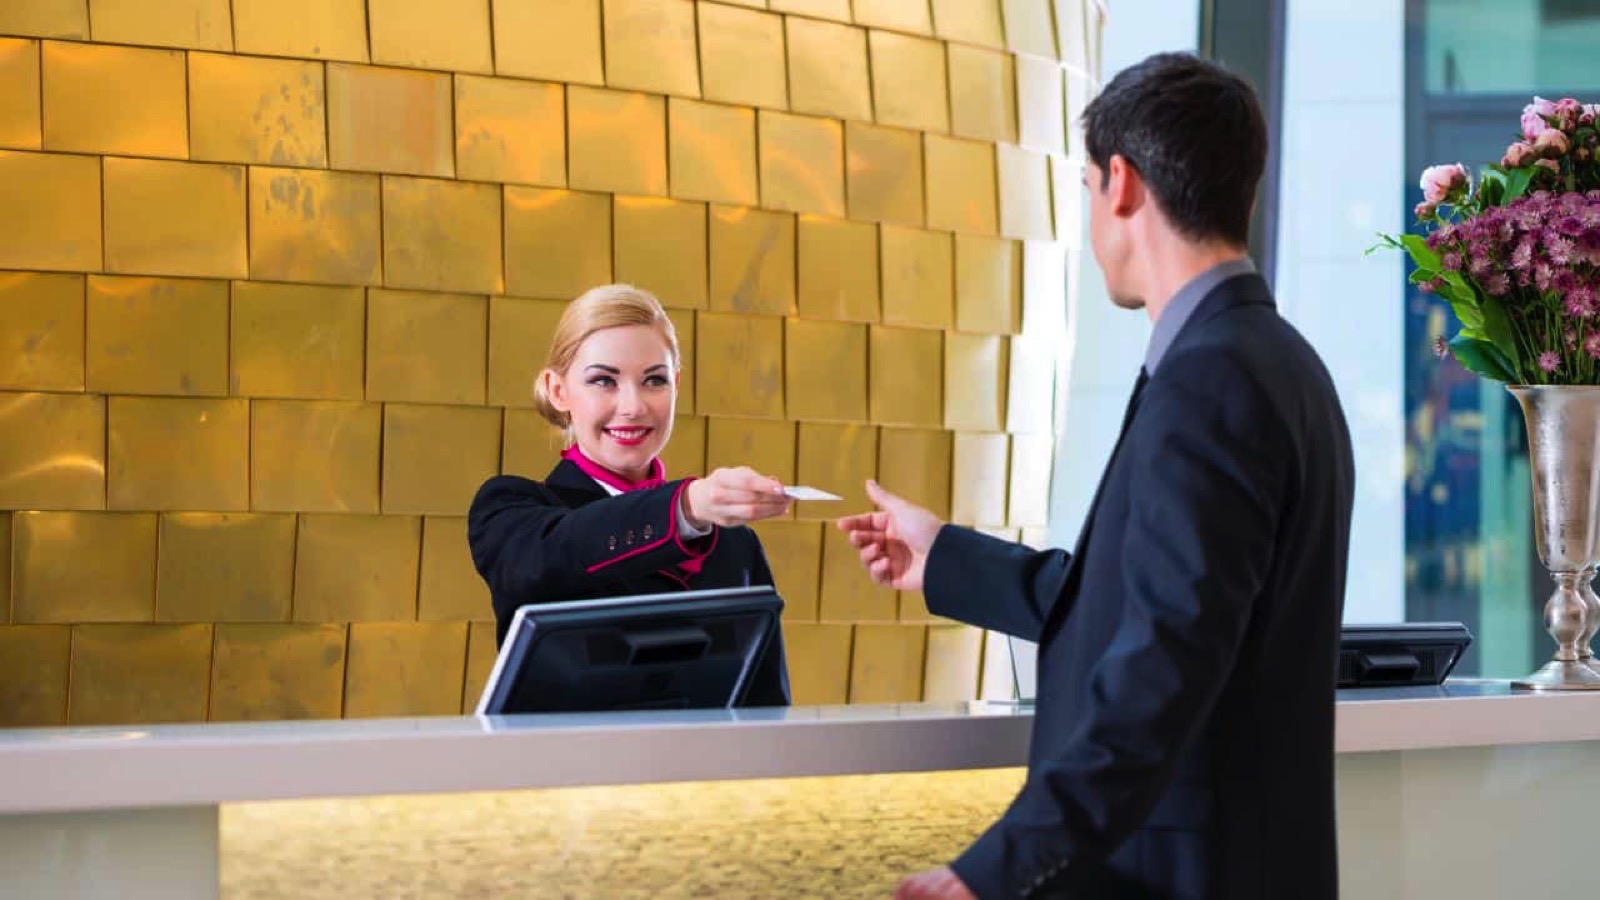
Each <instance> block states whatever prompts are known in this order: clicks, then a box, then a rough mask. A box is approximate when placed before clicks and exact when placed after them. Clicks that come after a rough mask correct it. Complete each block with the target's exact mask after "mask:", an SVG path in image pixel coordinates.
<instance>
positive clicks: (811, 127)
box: [0, 0, 1105, 725]
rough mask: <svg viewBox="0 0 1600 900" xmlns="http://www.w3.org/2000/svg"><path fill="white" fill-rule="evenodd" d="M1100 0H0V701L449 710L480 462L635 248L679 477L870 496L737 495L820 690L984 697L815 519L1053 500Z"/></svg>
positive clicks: (482, 597)
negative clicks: (656, 332) (1055, 383)
mask: <svg viewBox="0 0 1600 900" xmlns="http://www.w3.org/2000/svg"><path fill="white" fill-rule="evenodd" d="M1104 6H1105V4H1104V3H1102V2H1099V0H483V2H478V3H470V4H466V5H462V4H460V3H457V2H454V0H367V2H363V0H93V2H90V0H6V2H3V3H0V206H3V207H4V208H5V210H6V213H7V215H5V216H4V217H0V435H3V436H0V724H6V725H29V724H51V723H60V724H64V723H68V722H82V723H89V722H107V723H110V722H129V723H131V722H147V721H176V720H198V719H211V720H231V719H247V718H276V717H303V716H341V715H348V716H359V715H379V714H410V713H429V714H433V713H448V712H455V711H459V710H470V709H471V708H472V706H473V705H474V704H475V703H476V700H477V696H478V693H479V691H481V689H482V685H483V681H484V679H485V677H486V676H487V672H488V668H489V665H490V663H491V661H492V659H493V655H494V651H495V647H494V640H493V629H492V624H491V623H490V619H491V618H492V613H491V610H490V609H489V604H488V592H487V589H486V588H485V587H484V585H483V583H482V581H481V579H479V578H478V577H477V575H476V573H475V571H474V570H473V568H472V562H471V559H470V555H469V554H468V552H467V547H466V542H465V531H466V522H465V518H464V515H465V512H466V509H467V505H468V503H469V501H470V499H471V496H472V493H473V491H474V490H475V488H476V487H477V485H478V484H479V483H480V482H481V481H482V480H483V479H484V478H485V477H487V476H488V475H490V474H493V473H497V472H510V473H517V474H523V475H528V476H531V477H539V476H541V475H543V474H544V472H546V471H548V469H549V467H550V466H551V465H552V464H553V463H554V461H555V459H556V457H557V453H558V452H559V450H560V438H559V436H558V435H556V434H555V433H554V432H553V431H552V430H551V429H550V428H549V427H548V426H547V425H546V424H545V423H544V422H543V421H542V420H541V419H540V418H539V417H538V415H537V413H535V412H534V411H533V410H532V409H531V408H530V407H531V404H532V390H531V389H532V382H533V379H534V377H535V375H536V374H537V372H538V371H539V369H540V367H541V366H542V364H543V361H544V357H545V353H546V349H547V345H548V341H549V337H550V334H551V332H552V331H553V329H554V326H555V321H556V319H557V317H558V316H559V315H560V312H561V309H562V308H563V304H564V303H565V302H566V301H567V300H569V299H571V298H572V297H574V296H576V295H577V294H578V293H580V292H582V291H583V290H585V289H586V288H588V287H591V286H594V285H596V284H601V283H605V282H608V281H611V280H625V281H629V282H633V283H637V284H639V285H640V286H642V287H645V288H647V289H650V290H652V291H654V292H656V293H657V294H658V295H659V296H660V297H661V298H662V300H663V302H664V303H665V304H666V305H667V306H668V307H669V308H670V313H671V316H672V318H673V321H674V323H675V324H676V326H677V328H678V332H679V337H680V342H681V343H682V347H683V357H684V358H683V365H684V370H683V378H682V386H681V391H680V396H679V407H678V413H679V416H678V419H677V422H676V425H675V434H674V438H673V442H672V445H671V446H670V447H669V448H668V449H667V451H666V452H665V454H664V457H665V461H666V463H667V465H668V466H669V468H670V470H671V472H672V474H673V475H675V476H677V475H692V474H699V473H702V472H704V471H705V470H706V469H708V468H712V467H716V466H724V465H752V466H754V467H756V468H758V469H760V470H762V471H765V472H769V473H770V474H773V475H776V476H778V477H781V478H783V479H784V480H785V481H790V480H793V481H799V482H804V483H812V484H814V486H816V487H820V488H824V489H827V490H832V491H834V492H836V493H840V494H842V495H844V496H845V497H846V498H847V500H846V502H845V503H843V504H802V505H801V506H802V507H803V508H801V509H797V510H796V511H795V513H794V514H793V515H791V516H790V517H789V518H786V519H780V520H775V521H771V522H766V523H762V524H761V526H760V527H759V528H758V531H759V532H760V534H761V535H762V537H763V539H764V543H765V546H766V550H767V554H768V557H769V561H770V563H771V565H772V568H773V570H774V572H775V573H776V577H777V579H778V582H779V586H780V588H781V589H782V591H783V593H784V595H785V597H786V600H787V608H786V612H785V617H786V620H787V622H788V625H787V634H788V636H789V652H790V659H791V677H792V679H793V682H794V687H795V697H796V699H797V701H798V702H802V703H818V702H835V703H843V702H849V701H856V702H859V701H863V700H911V699H918V698H921V697H924V696H926V697H929V698H938V699H952V698H959V697H963V696H975V695H976V694H977V691H978V688H979V684H978V683H977V682H978V680H979V677H980V676H979V671H978V670H979V669H980V667H981V665H982V648H983V646H984V640H983V635H982V634H981V633H978V632H974V631H971V630H970V629H964V628H961V627H958V626H955V625H952V624H950V623H946V622H937V621H934V620H932V619H931V617H929V616H928V614H927V612H926V608H925V606H924V604H923V603H922V599H921V597H920V596H919V595H915V594H906V595H902V594H899V593H897V592H895V591H893V590H889V589H887V588H882V587H878V586H876V585H873V584H872V583H871V581H870V579H869V578H867V576H866V574H865V573H864V571H863V570H862V569H861V566H860V564H859V562H858V560H857V558H856V553H855V551H854V549H853V548H851V547H850V546H849V545H848V543H847V542H846V541H845V539H844V537H843V535H842V534H841V533H840V532H839V531H838V530H837V529H836V528H835V527H833V525H832V524H831V522H829V521H827V520H828V519H831V518H832V517H834V516H836V515H838V514H840V513H842V512H845V511H854V510H856V509H858V508H862V507H864V506H865V505H866V499H865V495H864V493H863V490H862V487H861V484H860V482H861V481H862V480H863V479H865V478H869V477H876V478H878V479H880V480H881V481H882V483H883V484H884V485H885V486H886V487H888V488H889V489H890V490H894V491H897V492H900V493H903V494H905V495H906V496H908V497H910V498H912V499H913V500H915V501H917V502H919V503H923V504H925V505H927V506H929V507H930V508H932V509H933V510H934V511H935V512H936V513H938V514H939V515H941V516H949V517H952V518H953V519H954V520H956V521H959V522H964V523H969V524H973V525H977V526H980V527H984V528H987V529H989V530H991V531H995V532H996V533H1004V534H1005V535H1007V537H1008V539H1015V538H1016V537H1017V535H1018V534H1021V535H1022V536H1023V537H1024V538H1026V539H1030V540H1033V541H1037V540H1039V536H1040V534H1041V529H1042V526H1043V524H1044V519H1045V514H1046V511H1047V510H1046V507H1045V504H1044V500H1045V499H1046V494H1045V493H1044V492H1042V491H1039V490H1036V489H1035V487H1036V486H1037V485H1039V484H1041V483H1047V481H1048V479H1049V476H1050V466H1051V456H1052V454H1051V449H1052V434H1053V422H1052V416H1053V390H1052V385H1051V382H1052V380H1053V378H1054V373H1055V368H1056V361H1057V359H1058V356H1059V354H1060V353H1061V351H1062V349H1063V342H1064V340H1065V316H1064V309H1065V303H1066V301H1067V299H1068V297H1069V296H1070V292H1071V291H1072V289H1073V288H1072V286H1071V284H1072V279H1073V278H1074V277H1075V272H1076V266H1075V265H1073V264H1071V258H1070V254H1071V253H1075V252H1077V248H1076V247H1075V246H1074V244H1075V242H1076V240H1077V235H1078V224H1077V219H1078V216H1079V215H1080V214H1081V212H1080V208H1079V198H1078V193H1077V190H1076V184H1077V179H1076V175H1075V173H1076V171H1077V167H1078V166H1079V165H1080V164H1081V160H1080V159H1079V158H1078V157H1077V156H1076V154H1081V153H1082V147H1081V141H1080V140H1079V126H1078V124H1077V121H1076V119H1077V114H1078V113H1079V112H1080V111H1081V109H1082V107H1083V105H1084V104H1085V103H1086V102H1087V100H1088V99H1089V97H1090V96H1092V94H1093V91H1094V90H1095V87H1096V85H1097V70H1098V66H1099V48H1098V40H1099V33H1100V27H1101V18H1102V16H1103V15H1104ZM1069 154H1073V155H1070V156H1069Z"/></svg>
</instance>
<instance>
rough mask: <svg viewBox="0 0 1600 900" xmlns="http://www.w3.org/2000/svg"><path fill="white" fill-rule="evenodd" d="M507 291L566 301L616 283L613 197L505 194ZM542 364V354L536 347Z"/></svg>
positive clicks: (519, 190)
mask: <svg viewBox="0 0 1600 900" xmlns="http://www.w3.org/2000/svg"><path fill="white" fill-rule="evenodd" d="M505 233H506V246H505V260H506V290H507V291H508V292H510V293H513V294H520V295H522V296H524V297H547V298H550V299H553V300H565V299H570V298H573V297H576V296H578V295H579V294H581V293H583V292H584V291H586V290H588V289H589V288H591V287H594V286H595V285H599V284H608V283H610V281H611V198H610V197H609V196H608V195H606V194H590V193H582V192H578V191H562V190H549V189H545V188H529V187H514V186H510V185H507V186H506V189H505ZM533 350H534V355H535V356H538V357H539V358H541V359H543V355H544V353H543V350H541V349H538V348H533Z"/></svg>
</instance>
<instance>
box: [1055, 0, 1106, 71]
mask: <svg viewBox="0 0 1600 900" xmlns="http://www.w3.org/2000/svg"><path fill="white" fill-rule="evenodd" d="M1053 5H1054V7H1055V15H1054V16H1053V18H1054V19H1055V23H1056V46H1057V47H1059V48H1060V50H1061V61H1062V62H1063V63H1066V64H1067V65H1070V66H1077V67H1078V69H1079V71H1082V72H1090V71H1099V70H1098V69H1090V68H1089V38H1088V34H1089V32H1088V29H1089V22H1088V20H1089V17H1088V15H1086V13H1088V11H1089V10H1090V9H1092V8H1093V7H1094V4H1093V3H1088V2H1085V0H1054V4H1053ZM1095 15H1096V16H1098V12H1096V13H1095Z"/></svg>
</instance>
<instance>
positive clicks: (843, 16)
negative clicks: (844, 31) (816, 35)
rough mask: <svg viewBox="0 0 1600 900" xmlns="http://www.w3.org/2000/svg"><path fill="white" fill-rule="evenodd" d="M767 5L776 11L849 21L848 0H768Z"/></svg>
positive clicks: (836, 20)
mask: <svg viewBox="0 0 1600 900" xmlns="http://www.w3.org/2000/svg"><path fill="white" fill-rule="evenodd" d="M768 5H770V6H771V7H772V9H774V10H776V11H778V12H786V13H798V14H800V15H802V16H811V17H812V18H815V19H832V20H833V21H835V22H848V21H850V0H769V4H768Z"/></svg>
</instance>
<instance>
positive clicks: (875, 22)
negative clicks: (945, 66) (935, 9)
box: [850, 0, 933, 35]
mask: <svg viewBox="0 0 1600 900" xmlns="http://www.w3.org/2000/svg"><path fill="white" fill-rule="evenodd" d="M850 5H851V7H853V9H852V11H853V12H854V14H855V16H854V18H855V21H856V24H858V25H872V26H875V27H878V28H892V29H894V30H895V31H906V32H910V33H912V34H929V35H931V34H933V14H932V12H931V11H930V10H929V8H928V2H927V0H852V2H851V4H850Z"/></svg>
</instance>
